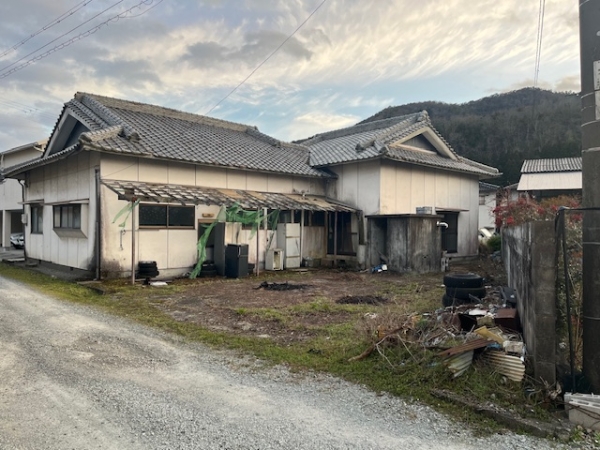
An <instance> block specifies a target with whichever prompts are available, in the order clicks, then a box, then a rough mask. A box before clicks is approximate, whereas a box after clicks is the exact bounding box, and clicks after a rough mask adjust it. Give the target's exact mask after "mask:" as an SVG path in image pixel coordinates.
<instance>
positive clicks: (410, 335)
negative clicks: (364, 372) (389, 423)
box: [350, 274, 526, 382]
mask: <svg viewBox="0 0 600 450" xmlns="http://www.w3.org/2000/svg"><path fill="white" fill-rule="evenodd" d="M455 275H456V274H455ZM455 275H453V276H452V279H451V280H450V284H452V286H450V287H449V288H451V289H454V290H459V291H460V293H459V295H461V296H463V295H465V294H464V292H462V291H465V292H467V293H468V294H470V295H471V296H473V297H474V298H470V299H465V298H462V299H458V298H457V297H452V298H453V301H452V304H450V305H447V302H446V301H444V304H445V306H446V307H445V308H443V309H440V310H438V311H436V312H435V313H432V314H411V315H406V316H404V317H403V318H401V319H399V320H396V321H395V323H397V324H398V326H397V327H395V328H393V329H392V328H391V327H383V326H379V327H378V328H377V338H376V339H377V341H376V342H375V343H374V344H373V345H371V346H370V347H369V348H367V349H366V350H365V351H364V352H363V353H361V354H360V355H358V356H355V357H353V358H351V359H350V361H356V360H360V359H364V358H366V357H367V356H369V355H370V354H371V353H373V352H374V351H375V350H377V351H378V352H380V353H381V348H382V346H384V345H387V346H389V345H403V346H404V347H405V348H406V349H407V350H408V351H409V352H410V351H411V350H410V349H409V348H415V347H421V348H424V349H429V350H435V351H437V350H441V351H440V352H439V353H438V356H439V357H440V358H442V360H443V364H444V365H445V366H446V367H448V370H449V371H450V372H451V373H452V374H453V376H454V377H459V376H460V375H462V374H463V373H465V372H466V371H467V370H468V368H469V367H470V366H471V364H472V363H473V361H474V360H475V359H479V360H480V361H482V362H484V363H485V364H486V365H488V366H490V367H492V368H493V369H494V370H495V371H496V372H497V373H500V374H502V375H503V376H505V377H506V378H508V379H509V380H513V381H517V382H519V381H521V380H522V379H523V377H524V376H525V355H526V348H525V344H524V342H523V339H522V336H521V331H522V329H521V323H520V320H519V317H518V312H517V309H516V308H515V306H516V301H514V300H515V296H514V295H512V296H511V290H510V289H506V288H503V289H501V290H500V293H499V294H498V295H496V297H497V299H498V302H497V303H502V304H501V305H497V304H493V303H492V304H489V305H484V304H482V300H481V299H480V298H479V297H478V296H474V295H473V292H474V291H475V290H481V289H483V290H484V291H485V290H486V288H484V287H476V285H479V283H481V277H479V276H477V275H475V274H469V275H468V276H462V277H460V276H459V277H456V276H455ZM446 277H447V276H446ZM446 277H445V280H444V281H445V282H446V281H448V280H447V279H446ZM464 283H467V285H466V286H465V285H464ZM457 284H460V286H457ZM477 294H478V295H481V296H482V297H485V293H482V294H480V293H479V292H477ZM444 297H446V296H444ZM505 297H506V298H505ZM507 298H508V299H509V301H507ZM444 299H445V298H444ZM457 299H458V300H461V303H462V304H460V305H458V306H457V305H456V303H457V302H456V300H457ZM475 300H477V301H475ZM411 354H412V353H411Z"/></svg>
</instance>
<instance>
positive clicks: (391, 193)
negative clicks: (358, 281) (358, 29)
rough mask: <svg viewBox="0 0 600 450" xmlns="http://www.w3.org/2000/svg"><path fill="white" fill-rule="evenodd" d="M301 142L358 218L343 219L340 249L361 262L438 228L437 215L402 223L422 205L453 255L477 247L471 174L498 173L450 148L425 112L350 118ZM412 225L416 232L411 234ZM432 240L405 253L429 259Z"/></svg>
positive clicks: (432, 261) (475, 188)
mask: <svg viewBox="0 0 600 450" xmlns="http://www.w3.org/2000/svg"><path fill="white" fill-rule="evenodd" d="M302 143H303V144H304V145H306V146H308V147H309V148H310V150H311V157H310V162H311V165H312V166H313V167H316V168H326V169H327V170H330V171H331V172H333V173H335V174H336V175H337V177H338V180H337V182H335V183H329V186H328V195H329V196H330V197H333V198H337V199H338V200H340V201H342V202H344V203H346V204H350V205H352V206H355V207H356V208H357V209H359V210H361V211H362V212H363V215H364V217H365V218H366V222H365V221H362V222H360V223H357V224H355V223H352V224H351V225H350V226H349V229H350V231H349V232H348V233H347V235H348V236H347V237H348V238H347V239H345V241H344V243H343V245H344V250H345V251H346V252H349V253H351V254H352V253H356V254H364V255H365V258H366V261H367V262H368V263H369V264H376V263H378V261H379V258H380V255H382V254H383V255H384V256H385V257H386V259H388V260H389V259H391V260H396V261H397V259H398V258H394V255H390V253H393V251H394V248H395V246H396V245H397V244H398V243H402V242H404V241H410V239H409V238H407V236H410V235H411V234H412V235H413V239H412V240H413V241H414V240H418V241H420V245H422V246H425V245H426V243H428V242H429V243H431V242H432V239H434V240H435V238H436V236H437V235H438V234H439V232H438V230H437V229H436V227H435V224H436V223H437V221H436V222H433V224H434V226H433V228H432V227H431V225H427V224H426V223H420V224H418V225H417V229H415V228H414V227H411V226H410V225H407V224H406V223H405V222H406V221H407V220H410V219H409V217H410V216H414V215H415V214H417V213H423V212H426V213H427V212H429V213H433V214H436V215H439V221H441V222H444V224H440V225H442V227H441V228H442V233H441V250H444V251H447V252H448V253H450V254H452V255H455V256H471V255H476V254H477V251H478V239H477V230H478V217H479V202H478V196H479V180H480V179H488V178H493V177H495V176H498V175H499V173H498V170H497V169H495V168H492V167H488V166H485V165H483V164H479V163H476V162H474V161H470V160H468V159H466V158H462V157H460V156H458V155H457V154H456V153H455V152H454V150H453V149H452V148H451V147H450V145H449V144H448V143H447V142H446V141H445V140H444V139H443V138H442V137H441V135H440V134H439V133H438V132H437V130H436V129H435V128H434V127H433V125H432V124H431V121H430V119H429V116H428V114H427V112H425V111H423V112H420V113H416V114H410V115H406V116H401V117H394V118H391V119H384V120H379V121H374V122H368V123H363V124H358V125H355V126H353V127H349V128H344V129H341V130H336V131H330V132H328V133H322V134H319V135H316V136H314V137H312V138H310V139H308V140H306V141H303V142H302ZM446 225H447V227H446ZM411 229H412V231H411ZM419 229H420V230H421V234H418V233H417V234H415V233H416V232H417V231H418V230H419ZM407 233H408V234H407ZM363 235H364V236H365V238H364V239H361V237H362V236H363ZM402 245H403V244H402ZM402 245H401V246H402ZM432 245H433V246H430V248H429V251H428V252H421V254H419V250H418V248H415V249H414V251H413V252H409V253H412V254H411V255H409V259H411V258H412V259H413V260H414V259H419V258H421V259H427V260H428V264H429V265H430V267H432V268H433V267H435V266H436V265H438V264H439V255H440V254H441V251H437V255H436V250H435V246H436V244H435V242H434V243H433V244H432ZM398 251H399V252H400V253H402V251H403V250H402V249H399V250H398ZM405 264H407V261H397V262H396V264H395V265H396V266H400V267H401V268H402V266H403V265H405ZM408 264H411V262H410V261H408ZM393 265H394V264H393Z"/></svg>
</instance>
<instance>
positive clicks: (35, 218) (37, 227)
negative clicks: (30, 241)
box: [31, 204, 44, 234]
mask: <svg viewBox="0 0 600 450" xmlns="http://www.w3.org/2000/svg"><path fill="white" fill-rule="evenodd" d="M43 217H44V207H43V206H42V205H39V204H32V205H31V232H32V233H33V234H42V231H43V225H44V221H43Z"/></svg>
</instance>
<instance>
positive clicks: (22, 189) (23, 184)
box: [8, 180, 31, 261]
mask: <svg viewBox="0 0 600 450" xmlns="http://www.w3.org/2000/svg"><path fill="white" fill-rule="evenodd" d="M26 183H27V181H26V180H19V184H20V185H21V202H23V207H22V209H21V214H25V184H26ZM30 221H31V220H28V221H27V222H28V223H29V222H30ZM26 235H27V233H25V230H23V258H25V261H27V240H26V239H25V236H26ZM8 245H10V242H9V243H8Z"/></svg>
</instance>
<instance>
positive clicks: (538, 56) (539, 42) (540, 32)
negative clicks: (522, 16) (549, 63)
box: [533, 0, 546, 87]
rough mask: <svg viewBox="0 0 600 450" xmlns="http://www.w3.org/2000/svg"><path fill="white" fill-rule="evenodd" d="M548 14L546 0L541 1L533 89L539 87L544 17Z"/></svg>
mask: <svg viewBox="0 0 600 450" xmlns="http://www.w3.org/2000/svg"><path fill="white" fill-rule="evenodd" d="M545 13H546V0H540V6H539V12H538V31H537V42H536V48H535V66H534V72H533V87H537V84H538V78H539V74H540V62H541V59H542V38H543V35H544V15H545Z"/></svg>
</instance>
